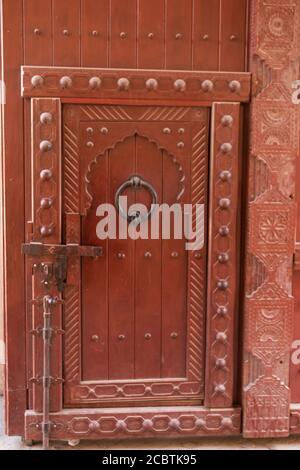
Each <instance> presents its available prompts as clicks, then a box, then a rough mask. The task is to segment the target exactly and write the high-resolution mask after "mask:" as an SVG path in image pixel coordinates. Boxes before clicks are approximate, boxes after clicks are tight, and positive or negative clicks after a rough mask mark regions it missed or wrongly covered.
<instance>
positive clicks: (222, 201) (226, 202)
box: [219, 197, 230, 209]
mask: <svg viewBox="0 0 300 470" xmlns="http://www.w3.org/2000/svg"><path fill="white" fill-rule="evenodd" d="M219 207H220V209H229V207H230V199H228V198H227V197H224V198H222V199H220V200H219Z"/></svg>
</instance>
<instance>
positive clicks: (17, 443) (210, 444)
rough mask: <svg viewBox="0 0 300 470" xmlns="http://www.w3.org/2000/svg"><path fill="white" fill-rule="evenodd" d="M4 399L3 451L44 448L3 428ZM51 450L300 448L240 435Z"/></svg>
mask: <svg viewBox="0 0 300 470" xmlns="http://www.w3.org/2000/svg"><path fill="white" fill-rule="evenodd" d="M3 404H4V403H3V398H1V397H0V450H41V445H34V446H33V447H27V446H25V445H24V444H23V443H22V440H21V439H20V438H18V437H7V436H5V435H4V429H3ZM51 448H52V450H74V449H75V450H137V449H140V450H150V449H151V450H160V449H173V450H174V449H178V450H195V449H197V450H300V437H299V438H295V437H293V438H289V439H279V440H272V439H263V440H245V439H241V438H227V439H215V438H206V439H204V438H202V439H199V438H197V439H178V440H170V439H160V440H158V439H151V440H149V439H148V440H136V441H132V440H130V441H129V440H128V441H110V442H105V441H98V442H89V441H86V442H83V443H81V444H79V445H78V446H77V447H70V446H69V445H68V443H65V442H53V443H52V444H51Z"/></svg>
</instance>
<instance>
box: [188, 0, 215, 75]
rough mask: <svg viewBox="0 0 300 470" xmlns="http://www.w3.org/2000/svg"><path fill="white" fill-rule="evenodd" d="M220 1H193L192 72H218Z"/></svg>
mask: <svg viewBox="0 0 300 470" xmlns="http://www.w3.org/2000/svg"><path fill="white" fill-rule="evenodd" d="M219 13H220V0H210V1H209V2H208V1H207V0H194V17H193V22H194V33H193V70H218V64H219Z"/></svg>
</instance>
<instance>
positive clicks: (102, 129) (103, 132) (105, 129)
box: [100, 127, 108, 135]
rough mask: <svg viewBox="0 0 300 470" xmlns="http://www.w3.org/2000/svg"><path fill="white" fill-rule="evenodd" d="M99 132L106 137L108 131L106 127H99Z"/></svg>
mask: <svg viewBox="0 0 300 470" xmlns="http://www.w3.org/2000/svg"><path fill="white" fill-rule="evenodd" d="M100 132H101V134H103V135H107V134H108V129H107V127H101V129H100Z"/></svg>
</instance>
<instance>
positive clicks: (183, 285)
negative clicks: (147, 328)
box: [162, 152, 189, 377]
mask: <svg viewBox="0 0 300 470" xmlns="http://www.w3.org/2000/svg"><path fill="white" fill-rule="evenodd" d="M180 163H181V164H182V168H183V169H182V172H183V174H184V175H185V178H186V179H185V181H186V182H188V180H189V167H188V158H185V157H182V159H181V160H180ZM178 182H179V174H178V168H177V165H174V160H173V158H172V157H171V156H170V155H169V154H167V153H166V152H165V153H164V157H163V202H164V203H165V204H169V205H170V206H172V205H173V204H175V203H176V202H178V201H177V196H178ZM187 184H188V183H187ZM180 203H181V204H184V203H189V191H188V187H187V186H186V187H185V191H184V195H183V197H182V199H181V201H180ZM182 209H183V207H182ZM163 218H164V217H163ZM171 221H172V217H171ZM173 226H174V224H173V223H172V222H171V227H173ZM187 270H188V252H187V251H186V249H185V239H184V238H183V239H181V240H176V239H175V238H174V234H173V228H172V230H171V238H170V240H163V242H162V377H185V376H186V372H187V371H186V346H187V344H186V338H187V273H188V271H187Z"/></svg>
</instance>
